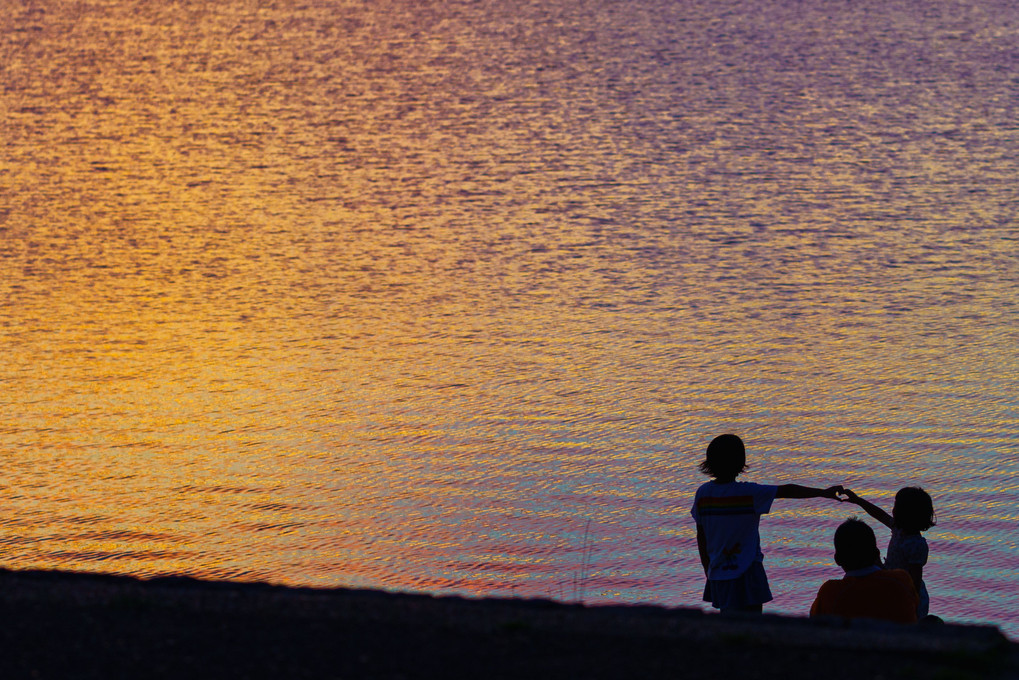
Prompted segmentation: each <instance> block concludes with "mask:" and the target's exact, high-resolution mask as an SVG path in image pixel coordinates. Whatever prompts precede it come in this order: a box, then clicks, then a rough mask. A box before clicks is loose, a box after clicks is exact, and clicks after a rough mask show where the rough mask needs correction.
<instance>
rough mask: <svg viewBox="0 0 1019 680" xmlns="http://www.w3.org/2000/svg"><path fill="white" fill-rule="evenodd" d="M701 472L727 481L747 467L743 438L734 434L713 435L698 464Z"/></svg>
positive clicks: (718, 479)
mask: <svg viewBox="0 0 1019 680" xmlns="http://www.w3.org/2000/svg"><path fill="white" fill-rule="evenodd" d="M698 467H699V469H700V471H701V472H703V473H704V474H706V475H709V476H711V477H714V478H715V479H716V480H717V481H721V482H727V481H731V480H733V479H736V476H737V475H738V474H739V473H741V472H743V471H744V470H746V469H747V452H746V448H744V446H743V440H742V439H740V438H739V437H737V436H736V435H734V434H723V435H719V436H718V437H715V438H714V439H712V440H711V443H710V444H708V452H707V455H706V456H705V458H704V462H702V463H701V464H700V465H699V466H698Z"/></svg>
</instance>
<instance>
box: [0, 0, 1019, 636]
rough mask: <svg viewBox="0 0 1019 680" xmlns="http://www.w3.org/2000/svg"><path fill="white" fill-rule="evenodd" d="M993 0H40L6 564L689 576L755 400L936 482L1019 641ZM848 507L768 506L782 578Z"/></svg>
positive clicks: (1012, 361)
mask: <svg viewBox="0 0 1019 680" xmlns="http://www.w3.org/2000/svg"><path fill="white" fill-rule="evenodd" d="M1005 4H1006V3H1004V2H1001V1H999V0H971V1H970V2H967V3H961V4H958V6H957V7H955V10H956V11H954V12H953V13H952V15H951V16H947V15H942V14H939V13H938V12H935V11H933V10H932V11H931V12H929V13H921V14H919V15H918V14H916V13H915V12H912V11H911V10H910V8H909V7H907V6H906V5H904V4H903V3H898V2H891V3H887V2H882V3H877V2H876V1H875V2H870V1H869V0H865V1H864V2H862V3H855V4H854V5H852V6H848V5H847V6H845V7H839V8H835V7H833V6H832V7H827V8H821V6H820V5H819V6H818V7H804V6H801V5H797V6H796V7H795V8H793V7H791V6H790V7H786V6H785V5H783V4H782V3H779V2H771V1H770V0H760V1H756V2H751V3H745V2H741V3H738V4H737V3H730V2H727V1H725V2H711V3H707V2H686V3H673V2H659V1H658V0H647V1H644V0H641V1H640V2H636V3H626V5H625V7H624V5H623V4H620V3H613V2H602V1H600V0H597V1H592V2H573V3H558V4H557V3H554V2H553V3H504V2H501V0H482V1H481V2H474V3H466V2H456V1H453V2H443V3H438V2H430V1H427V2H416V3H410V2H404V1H403V0H391V1H390V0H387V1H386V2H382V3H368V2H358V1H355V2H342V3H333V2H317V1H313V2H309V3H303V4H301V5H300V6H296V5H292V4H291V3H286V2H284V3H279V4H277V5H274V6H272V7H264V6H259V5H256V4H255V3H248V2H243V1H240V0H237V1H233V0H227V1H226V2H221V3H217V4H216V5H214V6H213V5H201V6H192V5H188V4H186V3H158V4H157V5H156V6H154V5H152V4H151V3H142V2H137V1H134V0H118V1H110V2H94V3H91V2H85V3H74V4H61V3H49V2H41V3H37V4H35V5H33V7H18V8H16V9H12V10H11V11H10V12H7V13H5V14H4V16H3V17H0V55H2V56H3V59H0V64H2V66H0V69H2V71H3V77H4V83H5V87H4V89H3V90H0V114H2V122H0V129H2V131H3V136H4V141H5V144H4V146H3V148H2V150H0V196H2V199H3V202H2V203H0V299H2V301H3V304H2V306H0V384H2V385H3V393H2V394H3V397H2V398H0V452H2V453H3V455H4V460H5V466H4V472H5V474H4V475H3V477H2V478H0V479H2V480H3V484H4V495H3V497H4V499H5V500H4V503H5V505H4V512H3V513H0V515H2V517H3V518H2V519H0V527H2V531H0V542H2V545H3V548H4V551H3V555H4V566H7V567H10V568H46V569H54V568H56V569H70V570H85V571H108V572H118V573H130V574H136V575H141V576H151V575H156V574H168V573H172V574H190V575H195V576H201V577H209V578H231V579H243V580H267V581H273V582H282V583H291V584H301V585H328V586H334V585H345V586H356V587H375V588H390V589H399V590H425V591H429V592H459V593H466V594H472V595H513V596H521V597H553V598H557V599H565V600H573V599H584V600H585V601H592V602H604V601H613V602H616V601H621V602H638V601H647V602H656V603H660V604H667V605H671V606H700V588H701V587H702V585H703V584H702V583H701V581H700V579H701V575H700V573H699V567H698V565H697V562H696V551H695V550H694V548H693V534H692V524H691V521H690V518H689V514H688V509H689V504H690V499H691V496H692V493H693V490H694V489H695V488H696V486H697V484H699V483H700V481H701V478H700V477H699V475H698V473H696V470H695V467H696V463H697V462H698V461H699V458H700V456H701V455H702V453H703V449H704V446H705V445H706V443H707V441H709V440H710V439H711V437H713V436H714V435H716V434H718V433H720V432H723V431H735V432H738V433H739V434H741V435H742V436H743V437H744V439H745V440H746V441H747V443H748V446H749V450H750V455H751V460H750V464H751V471H750V473H749V475H750V477H749V478H750V479H753V480H756V481H763V482H769V481H775V482H778V481H786V480H788V481H798V482H802V483H808V484H817V485H821V484H829V483H836V482H842V483H846V484H847V485H850V486H852V487H853V488H855V489H857V490H858V491H860V492H862V493H865V494H867V495H868V496H869V497H873V499H874V500H875V502H878V503H879V504H882V505H888V504H889V503H890V499H891V497H892V494H894V492H895V490H897V489H898V488H899V487H901V486H905V485H907V484H917V483H918V484H922V485H923V486H925V487H926V488H928V489H929V490H930V491H931V493H932V495H933V496H934V498H935V503H936V505H937V507H938V511H939V517H940V518H942V520H943V521H942V522H941V523H940V524H939V526H938V527H937V528H936V529H934V530H932V532H931V533H930V535H929V541H930V543H931V551H932V552H931V554H932V558H931V563H930V565H929V578H928V583H929V587H930V589H931V593H932V611H935V613H940V614H943V615H944V618H946V619H949V620H966V621H968V620H979V621H992V622H994V623H997V624H999V625H1002V626H1003V627H1004V628H1005V629H1006V631H1008V632H1009V633H1010V634H1011V635H1013V636H1015V635H1016V631H1017V630H1019V629H1017V628H1016V626H1017V625H1019V624H1017V623H1016V618H1015V615H1014V610H1015V609H1016V606H1017V604H1019V602H1017V600H1016V598H1015V594H1014V592H1013V591H1014V588H1013V586H1014V584H1013V583H1011V581H1010V576H1009V574H1010V573H1011V570H1012V569H1013V567H1014V564H1015V559H1016V555H1017V546H1016V542H1015V534H1014V531H1013V528H1014V524H1015V521H1016V520H1017V519H1019V517H1017V516H1016V510H1015V508H1016V507H1019V497H1017V495H1016V494H1017V493H1019V492H1017V487H1016V485H1015V484H1014V483H1013V481H1012V480H1013V479H1014V477H1015V474H1016V464H1017V463H1016V461H1019V457H1017V456H1016V447H1017V433H1019V430H1017V427H1016V422H1017V421H1016V418H1015V416H1016V402H1015V394H1016V393H1017V389H1016V387H1017V384H1016V376H1017V375H1019V366H1017V355H1016V347H1019V342H1017V341H1019V332H1017V329H1019V324H1017V323H1016V315H1017V306H1016V300H1015V295H1014V290H1015V286H1016V281H1017V278H1019V267H1017V262H1019V260H1017V258H1016V255H1017V250H1016V233H1015V227H1014V207H1015V205H1016V201H1017V198H1019V197H1017V194H1016V189H1015V186H1014V184H1015V183H1014V178H1015V171H1016V169H1017V156H1016V149H1019V144H1017V143H1016V142H1017V141H1019V140H1016V129H1015V125H1014V111H1015V106H1016V103H1017V102H1016V93H1015V88H1014V87H1012V85H1013V83H1012V81H1011V80H1010V78H1014V74H1015V64H1016V60H1015V51H1014V46H1013V45H1012V42H1014V41H1011V36H1012V34H1011V33H1010V32H1009V31H1008V30H1005V29H1004V28H1002V21H1004V23H1005V25H1012V26H1014V21H1013V20H1012V19H1009V18H1008V17H1014V16H1015V12H1014V10H1012V9H1011V8H1010V7H1006V6H1005ZM990 17H999V19H995V20H991V19H990ZM1000 17H1005V19H1004V20H1002V19H1000ZM1009 21H1012V24H1009V23H1008V22H1009ZM847 514H854V513H847V507H846V506H839V505H830V504H829V505H824V504H816V503H813V504H812V503H800V504H788V505H783V506H781V507H779V506H778V505H776V509H775V511H774V512H773V514H772V515H771V516H769V517H768V518H767V519H766V520H765V524H764V540H765V542H766V544H767V545H766V549H765V555H766V560H767V562H766V563H767V565H768V570H769V576H770V578H771V580H772V587H773V590H774V591H775V593H776V596H777V598H776V601H775V602H774V603H773V605H770V607H771V611H776V612H782V613H803V612H804V611H806V608H807V607H808V606H809V603H810V601H811V599H812V597H813V595H814V593H815V592H816V588H817V585H818V584H819V583H820V582H822V581H823V580H825V579H826V578H831V577H832V573H833V570H834V565H833V564H832V563H831V560H830V553H831V547H830V540H831V534H832V532H833V530H834V527H835V526H836V525H837V523H838V522H839V521H840V520H841V519H842V518H843V517H845V516H846V515H847ZM878 538H879V542H881V543H882V544H883V543H884V541H885V540H886V538H887V537H886V536H884V535H882V534H881V533H880V531H879V534H878ZM882 547H883V545H882ZM925 573H927V572H925ZM988 593H990V594H991V595H992V597H989V596H988ZM988 601H991V602H993V604H992V605H991V606H990V608H989V607H988V604H987V603H988Z"/></svg>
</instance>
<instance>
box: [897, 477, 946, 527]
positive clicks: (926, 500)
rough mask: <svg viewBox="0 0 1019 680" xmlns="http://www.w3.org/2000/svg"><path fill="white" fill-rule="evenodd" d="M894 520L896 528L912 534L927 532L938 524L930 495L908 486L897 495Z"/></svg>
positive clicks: (916, 487)
mask: <svg viewBox="0 0 1019 680" xmlns="http://www.w3.org/2000/svg"><path fill="white" fill-rule="evenodd" d="M892 519H893V520H894V521H895V526H896V527H898V528H899V529H902V530H903V531H907V532H910V533H913V532H920V531H927V530H928V529H930V528H931V527H932V526H934V525H935V524H937V523H938V520H937V517H936V516H935V514H934V502H933V501H932V500H931V497H930V494H928V493H927V492H926V491H924V490H923V489H921V488H920V487H918V486H907V487H906V488H904V489H899V492H898V493H897V494H895V505H894V506H893V507H892Z"/></svg>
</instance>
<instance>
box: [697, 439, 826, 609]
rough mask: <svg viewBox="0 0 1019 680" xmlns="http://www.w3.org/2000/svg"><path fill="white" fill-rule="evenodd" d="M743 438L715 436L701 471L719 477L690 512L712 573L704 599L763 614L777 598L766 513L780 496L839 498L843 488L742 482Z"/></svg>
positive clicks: (706, 485) (702, 490)
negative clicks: (765, 546)
mask: <svg viewBox="0 0 1019 680" xmlns="http://www.w3.org/2000/svg"><path fill="white" fill-rule="evenodd" d="M746 468H747V464H746V449H745V448H744V446H743V440H741V439H740V438H739V437H737V436H736V435H734V434H723V435H721V436H719V437H715V439H713V440H712V441H711V443H710V444H709V445H708V451H707V456H706V457H705V459H704V462H703V463H701V464H700V470H701V472H703V473H704V474H706V475H709V476H711V477H713V478H714V479H712V480H711V481H710V482H706V483H704V484H702V485H701V487H700V488H699V489H697V494H696V495H695V497H694V504H693V508H692V509H691V510H690V514H692V515H693V518H694V521H695V522H696V523H697V549H698V550H699V552H700V557H701V564H702V565H703V566H704V574H705V575H706V576H707V584H706V585H705V586H704V601H705V602H710V603H711V606H713V607H715V608H716V609H720V610H722V612H731V611H744V612H755V613H759V612H761V611H762V609H763V605H764V603H765V602H770V601H771V600H772V599H773V598H772V595H771V589H770V588H769V587H768V576H767V574H765V572H764V564H763V560H764V555H763V553H762V552H761V536H760V531H759V526H760V520H761V515H763V514H765V513H767V512H768V511H769V510H771V504H772V502H773V501H774V500H775V499H776V498H832V499H835V498H837V494H838V493H839V492H841V491H842V487H841V486H832V487H828V488H827V489H815V488H812V487H808V486H800V485H798V484H782V485H781V486H772V485H766V484H754V483H752V482H737V481H736V477H737V476H738V475H739V474H740V473H741V472H743V471H744V470H746Z"/></svg>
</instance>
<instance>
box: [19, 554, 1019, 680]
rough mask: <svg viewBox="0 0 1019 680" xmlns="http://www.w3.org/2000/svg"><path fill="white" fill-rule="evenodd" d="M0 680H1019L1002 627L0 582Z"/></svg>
mask: <svg viewBox="0 0 1019 680" xmlns="http://www.w3.org/2000/svg"><path fill="white" fill-rule="evenodd" d="M0 610H2V615H3V617H4V620H5V622H6V625H5V626H3V628H2V633H0V677H3V678H195V677H209V678H386V679H389V678H392V679H394V680H395V679H397V678H529V679H531V678H553V677H555V678H561V677H568V678H691V679H696V678H721V677H728V676H730V675H733V674H736V673H738V674H739V675H740V676H742V677H746V678H783V679H784V680H797V679H799V678H803V679H804V680H806V679H807V678H811V679H813V678H818V677H825V678H829V679H836V678H847V679H849V678H852V679H853V680H859V679H860V678H912V677H920V678H946V679H947V678H974V679H976V678H981V679H983V678H1013V677H1019V663H1017V657H1019V653H1017V645H1016V644H1015V643H1013V642H1011V641H1009V640H1008V639H1007V638H1005V637H1004V636H1003V635H1002V634H1001V633H1000V632H999V631H998V629H997V628H994V627H981V626H960V625H944V626H937V627H929V628H927V627H917V626H914V627H897V626H880V625H876V624H870V625H865V624H856V625H848V624H846V623H845V622H840V621H826V622H811V621H808V620H805V619H797V618H791V617H779V616H767V615H766V616H764V617H758V618H749V619H743V618H723V617H720V616H717V615H711V614H705V613H702V612H700V611H698V610H693V609H667V608H661V607H652V606H617V607H611V606H591V607H588V606H582V605H564V604H557V603H553V602H549V601H544V600H475V599H465V598H459V597H432V596H428V595H413V594H392V593H385V592H380V591H366V590H347V589H311V588H287V587H282V586H272V585H266V584H243V583H232V582H208V581H198V580H193V579H187V578H170V579H153V580H148V581H145V580H138V579H134V578H128V577H118V576H103V575H92V574H73V573H63V572H40V571H0Z"/></svg>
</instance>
